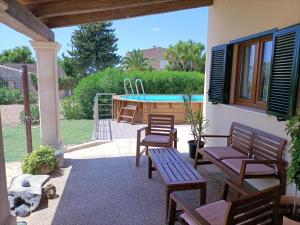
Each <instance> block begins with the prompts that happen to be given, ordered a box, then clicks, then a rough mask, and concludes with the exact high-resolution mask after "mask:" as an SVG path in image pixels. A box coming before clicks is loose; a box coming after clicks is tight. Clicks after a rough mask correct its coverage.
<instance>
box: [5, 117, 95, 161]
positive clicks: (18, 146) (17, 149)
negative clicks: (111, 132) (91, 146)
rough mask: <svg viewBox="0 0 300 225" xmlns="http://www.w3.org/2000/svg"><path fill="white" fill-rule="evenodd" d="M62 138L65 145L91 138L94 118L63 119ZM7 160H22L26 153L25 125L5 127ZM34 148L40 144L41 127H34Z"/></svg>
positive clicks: (61, 126)
mask: <svg viewBox="0 0 300 225" xmlns="http://www.w3.org/2000/svg"><path fill="white" fill-rule="evenodd" d="M60 130H61V134H60V135H61V139H62V142H63V144H64V145H72V144H81V143H84V142H86V141H89V140H91V137H92V133H93V120H61V123H60ZM3 140H4V154H5V161H6V162H13V161H22V160H23V159H24V158H25V156H26V154H27V150H26V134H25V126H24V125H19V126H17V127H3ZM32 144H33V148H35V147H37V146H39V145H40V127H39V126H37V127H32Z"/></svg>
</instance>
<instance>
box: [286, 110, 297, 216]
mask: <svg viewBox="0 0 300 225" xmlns="http://www.w3.org/2000/svg"><path fill="white" fill-rule="evenodd" d="M298 112H299V111H298ZM286 131H287V134H288V135H289V136H290V137H291V144H290V150H289V151H290V154H291V161H290V164H289V167H288V169H287V180H288V183H289V184H295V185H296V190H295V196H294V197H295V198H294V208H293V215H295V212H296V198H297V192H298V191H300V115H296V116H294V117H292V118H291V119H290V120H289V121H288V123H287V125H286Z"/></svg>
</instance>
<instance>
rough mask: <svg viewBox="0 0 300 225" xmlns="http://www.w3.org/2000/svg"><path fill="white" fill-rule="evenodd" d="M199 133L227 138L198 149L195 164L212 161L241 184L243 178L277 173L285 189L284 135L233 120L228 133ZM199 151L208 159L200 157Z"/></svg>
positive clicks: (272, 175)
mask: <svg viewBox="0 0 300 225" xmlns="http://www.w3.org/2000/svg"><path fill="white" fill-rule="evenodd" d="M202 137H204V138H211V137H213V138H227V146H225V147H204V148H203V149H197V151H196V157H195V168H196V167H197V165H201V164H207V163H213V164H215V165H216V166H218V167H219V168H221V169H222V170H223V171H224V172H225V173H227V174H228V175H229V176H230V177H232V178H235V179H236V181H237V182H238V183H240V184H241V183H242V182H243V181H244V179H251V178H260V177H270V176H271V177H276V178H279V180H280V183H281V185H282V191H283V192H284V191H285V186H286V179H285V162H284V160H283V152H284V148H285V145H286V142H287V141H286V140H285V139H283V138H280V137H277V136H275V135H272V134H269V133H266V132H263V131H260V130H258V129H255V128H252V127H248V126H245V125H243V124H240V123H235V122H234V123H232V126H231V129H230V134H229V135H203V136H202ZM200 155H203V156H204V158H205V159H206V160H208V161H203V160H199V156H200Z"/></svg>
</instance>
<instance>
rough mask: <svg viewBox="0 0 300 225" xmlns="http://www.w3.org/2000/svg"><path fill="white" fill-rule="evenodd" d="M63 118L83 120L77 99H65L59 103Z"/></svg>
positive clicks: (72, 97) (73, 97)
mask: <svg viewBox="0 0 300 225" xmlns="http://www.w3.org/2000/svg"><path fill="white" fill-rule="evenodd" d="M61 105H62V108H63V110H62V111H63V115H64V118H65V119H67V120H71V119H74V120H79V119H82V118H84V112H83V109H82V106H81V105H80V103H79V101H78V99H77V97H75V96H71V97H66V98H64V99H63V100H62V102H61Z"/></svg>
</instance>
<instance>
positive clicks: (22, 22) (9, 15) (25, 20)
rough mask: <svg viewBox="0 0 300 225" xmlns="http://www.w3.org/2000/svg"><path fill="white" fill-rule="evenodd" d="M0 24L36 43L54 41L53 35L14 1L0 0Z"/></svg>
mask: <svg viewBox="0 0 300 225" xmlns="http://www.w3.org/2000/svg"><path fill="white" fill-rule="evenodd" d="M0 22H1V23H4V24H6V25H7V26H9V27H11V28H12V29H14V30H16V31H18V32H20V33H23V34H24V35H26V36H28V37H30V38H32V39H33V40H38V41H41V40H43V41H45V40H48V41H54V33H53V31H51V30H50V29H49V28H48V27H47V26H46V25H45V24H44V23H42V21H41V20H39V19H38V18H36V17H35V16H34V15H32V13H31V12H29V11H28V10H27V9H25V7H24V6H23V5H21V4H20V3H19V2H18V1H16V0H0Z"/></svg>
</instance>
